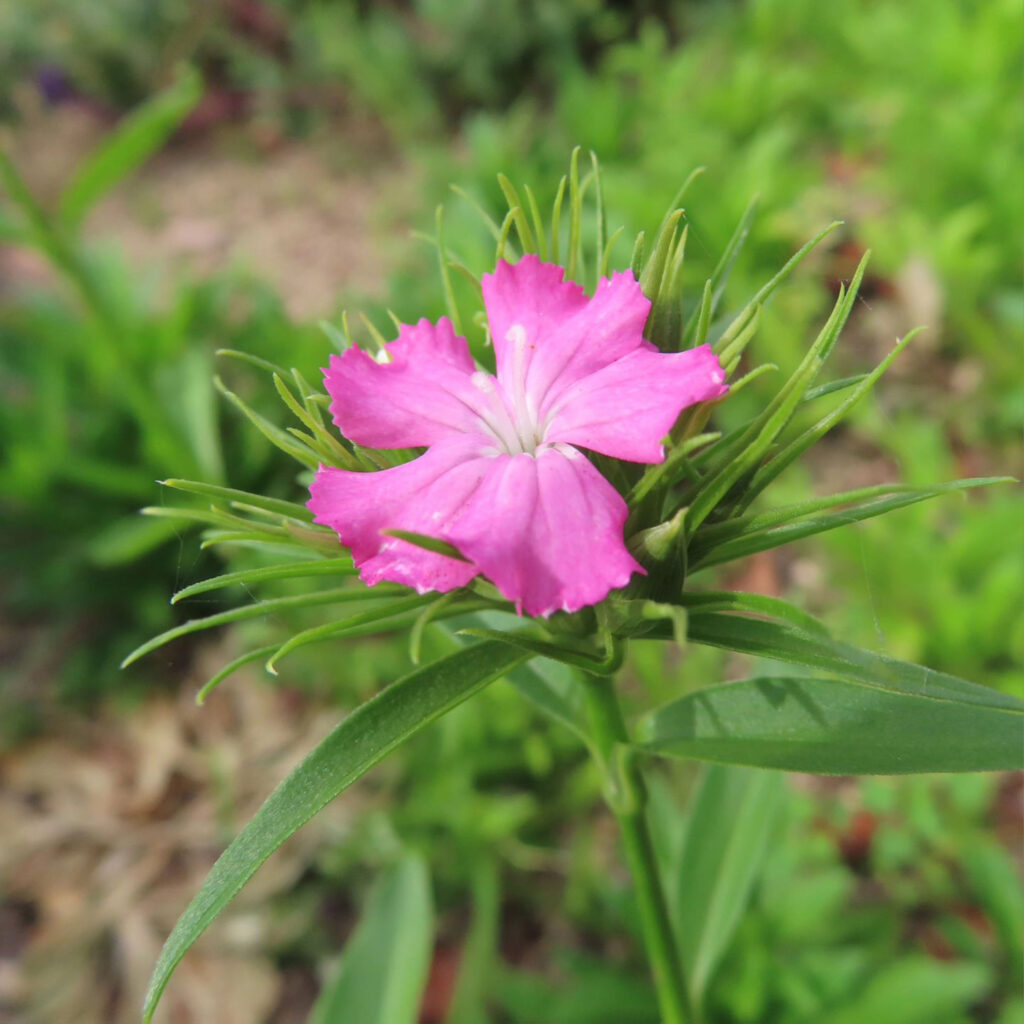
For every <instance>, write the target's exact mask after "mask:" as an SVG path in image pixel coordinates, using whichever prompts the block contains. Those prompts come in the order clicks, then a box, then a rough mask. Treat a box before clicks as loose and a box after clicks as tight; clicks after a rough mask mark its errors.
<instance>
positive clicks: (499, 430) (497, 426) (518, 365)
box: [473, 324, 544, 455]
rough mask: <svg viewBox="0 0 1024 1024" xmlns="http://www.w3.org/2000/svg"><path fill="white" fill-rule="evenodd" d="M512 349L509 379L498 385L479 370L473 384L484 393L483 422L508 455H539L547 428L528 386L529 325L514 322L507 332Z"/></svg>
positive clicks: (489, 376) (507, 338)
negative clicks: (527, 330)
mask: <svg viewBox="0 0 1024 1024" xmlns="http://www.w3.org/2000/svg"><path fill="white" fill-rule="evenodd" d="M505 341H507V342H508V343H509V345H510V346H511V348H512V352H511V366H510V373H509V376H510V379H509V380H507V381H504V382H503V384H504V386H502V385H499V383H498V381H497V380H496V379H495V378H494V377H492V376H491V375H490V374H489V373H484V372H483V371H482V370H478V371H477V372H476V373H474V374H473V384H474V385H475V386H476V388H477V389H478V390H479V391H480V392H481V393H482V395H483V396H484V400H483V401H482V402H481V403H480V405H478V406H477V409H476V411H477V415H478V416H479V417H480V420H481V423H482V424H483V426H484V427H485V428H486V431H487V433H489V434H491V435H492V436H493V437H494V439H495V441H496V442H497V443H498V449H499V451H500V452H502V453H505V454H508V455H521V454H524V453H525V454H526V455H536V454H537V449H538V447H539V446H540V445H542V444H543V443H544V427H543V425H541V424H540V423H538V417H537V408H536V404H535V403H534V401H533V399H532V397H531V395H530V393H529V392H528V390H527V388H526V369H527V359H526V353H527V348H528V346H529V341H528V339H527V336H526V328H525V327H523V325H522V324H513V325H512V326H511V327H510V328H509V329H508V331H507V332H506V333H505Z"/></svg>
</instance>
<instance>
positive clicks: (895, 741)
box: [638, 677, 1024, 775]
mask: <svg viewBox="0 0 1024 1024" xmlns="http://www.w3.org/2000/svg"><path fill="white" fill-rule="evenodd" d="M638 736H639V743H640V745H641V747H642V748H643V749H645V750H647V751H649V752H651V753H657V754H670V755H674V756H678V757H695V758H700V759H703V760H708V761H720V762H725V763H727V764H746V765H754V766H757V767H760V768H784V769H787V770H789V771H800V772H818V773H821V774H826V775H868V774H881V775H895V774H903V773H909V772H968V771H1013V770H1018V769H1021V768H1024V705H1021V704H1018V705H1017V706H1015V707H994V706H991V705H985V704H980V703H977V702H975V701H970V700H963V699H957V698H956V697H954V696H952V695H950V694H949V693H945V694H942V695H936V696H930V695H926V694H925V693H918V694H912V693H906V692H898V691H895V690H883V689H879V688H878V687H875V686H868V685H865V684H862V683H854V682H850V681H847V680H841V679H813V678H783V677H770V678H763V679H747V680H744V681H743V682H739V683H727V684H725V685H723V686H718V687H712V688H709V689H705V690H700V691H698V692H697V693H693V694H690V695H689V696H687V697H684V698H682V699H681V700H678V701H674V702H673V703H671V704H669V705H667V706H666V707H664V708H662V709H660V710H659V711H656V712H655V713H654V714H653V715H652V716H651V717H650V718H648V719H647V720H646V721H645V722H644V723H643V724H642V726H641V728H640V730H639V733H638Z"/></svg>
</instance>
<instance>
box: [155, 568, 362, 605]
mask: <svg viewBox="0 0 1024 1024" xmlns="http://www.w3.org/2000/svg"><path fill="white" fill-rule="evenodd" d="M355 572H356V570H355V569H354V568H353V566H352V561H351V559H348V558H319V559H316V560H315V561H312V562H284V563H283V564H281V565H266V566H263V567H262V568H259V569H242V570H240V571H239V572H228V573H224V575H222V576H212V577H210V579H207V580H199V582H198V583H192V584H190V585H189V586H187V587H183V588H182V589H181V590H179V591H178V592H177V593H176V594H174V596H173V597H172V598H171V604H177V603H178V602H179V601H183V600H184V599H185V598H186V597H195V595H196V594H205V593H208V592H209V591H211V590H220V589H222V588H223V587H232V586H241V587H248V586H251V585H252V584H255V583H265V582H266V581H267V580H287V579H296V578H299V579H301V578H305V577H308V576H337V575H341V576H353V575H355Z"/></svg>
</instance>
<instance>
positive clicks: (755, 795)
mask: <svg viewBox="0 0 1024 1024" xmlns="http://www.w3.org/2000/svg"><path fill="white" fill-rule="evenodd" d="M784 786H785V776H784V775H782V774H781V773H779V772H759V771H752V770H750V769H748V768H739V767H736V766H734V765H719V764H714V765H708V766H707V768H706V770H705V772H704V775H703V777H702V778H701V782H700V786H699V788H698V789H697V791H696V793H695V794H694V798H693V803H692V804H691V809H690V813H689V816H688V819H687V822H686V829H685V832H684V834H683V841H682V843H681V844H680V847H679V850H678V852H677V854H676V855H675V857H674V858H673V862H672V864H671V865H670V867H669V872H670V874H669V877H668V893H669V904H670V912H671V914H672V921H673V924H674V925H675V927H676V935H677V936H678V938H679V946H680V953H681V954H682V957H683V962H684V964H685V966H686V973H687V976H688V977H689V981H690V992H691V993H692V995H693V998H694V1001H695V1002H697V1003H700V1002H702V1000H703V997H704V994H705V992H706V991H707V987H708V983H709V981H710V980H711V977H712V974H713V973H714V970H715V967H716V966H717V965H718V963H719V961H720V960H721V957H722V954H724V953H725V951H726V950H727V949H728V946H729V943H730V941H731V940H732V937H733V935H734V933H735V931H736V926H737V925H738V924H739V921H740V917H741V916H742V914H743V910H744V908H745V907H746V905H747V901H748V900H749V898H750V893H751V890H752V889H753V886H754V882H755V881H756V879H757V876H758V874H759V873H760V870H761V867H762V865H763V863H764V855H765V853H766V852H767V849H768V840H769V838H770V836H771V832H772V828H773V827H774V824H775V821H776V817H777V812H778V809H779V805H780V801H781V799H782V795H783V789H784Z"/></svg>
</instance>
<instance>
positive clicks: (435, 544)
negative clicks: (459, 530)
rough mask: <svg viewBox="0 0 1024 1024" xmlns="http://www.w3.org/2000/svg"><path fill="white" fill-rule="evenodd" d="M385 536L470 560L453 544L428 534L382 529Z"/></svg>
mask: <svg viewBox="0 0 1024 1024" xmlns="http://www.w3.org/2000/svg"><path fill="white" fill-rule="evenodd" d="M380 532H381V533H382V534H384V536H385V537H394V538H395V539H396V540H404V541H405V542H406V544H412V546H413V547H417V548H422V549H423V550H424V551H432V552H433V553H434V554H435V555H444V556H445V557H446V558H453V559H455V561H457V562H468V561H469V559H468V558H466V556H465V555H464V554H463V553H462V552H461V551H460V550H459V549H458V548H457V547H455V546H454V545H453V544H449V543H448V541H446V540H440V539H439V538H438V537H428V536H426V534H422V533H414V532H413V531H412V530H381V531H380Z"/></svg>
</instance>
